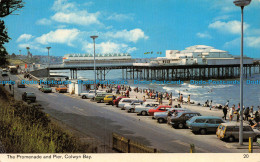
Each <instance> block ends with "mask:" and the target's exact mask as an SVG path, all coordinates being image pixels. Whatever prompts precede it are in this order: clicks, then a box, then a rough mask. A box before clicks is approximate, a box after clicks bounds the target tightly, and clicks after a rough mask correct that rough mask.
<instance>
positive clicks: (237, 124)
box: [221, 122, 249, 126]
mask: <svg viewBox="0 0 260 162" xmlns="http://www.w3.org/2000/svg"><path fill="white" fill-rule="evenodd" d="M221 124H222V125H224V126H240V122H228V123H221ZM243 126H249V124H248V123H245V122H243Z"/></svg>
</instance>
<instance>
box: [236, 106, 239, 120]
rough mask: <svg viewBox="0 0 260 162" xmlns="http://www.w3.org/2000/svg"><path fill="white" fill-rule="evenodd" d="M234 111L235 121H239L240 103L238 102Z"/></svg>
mask: <svg viewBox="0 0 260 162" xmlns="http://www.w3.org/2000/svg"><path fill="white" fill-rule="evenodd" d="M236 112H237V122H238V121H239V117H240V103H238V105H237V110H236Z"/></svg>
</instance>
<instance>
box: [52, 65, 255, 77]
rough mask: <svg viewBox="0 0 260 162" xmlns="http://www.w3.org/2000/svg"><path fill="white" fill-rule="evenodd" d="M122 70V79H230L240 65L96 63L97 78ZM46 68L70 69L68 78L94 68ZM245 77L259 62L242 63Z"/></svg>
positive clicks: (55, 66)
mask: <svg viewBox="0 0 260 162" xmlns="http://www.w3.org/2000/svg"><path fill="white" fill-rule="evenodd" d="M116 69H121V70H122V74H119V75H122V79H139V80H190V79H194V80H201V79H202V80H203V79H231V78H238V77H239V76H240V65H239V64H235V65H163V66H162V65H146V64H145V63H144V64H142V63H139V64H138V65H135V63H113V64H97V65H96V70H97V78H98V79H101V80H105V79H106V75H107V74H108V72H109V71H110V70H116ZM48 70H70V78H71V79H77V78H78V76H77V72H78V71H79V70H94V66H93V65H92V64H88V65H70V66H64V65H52V66H50V68H49V69H48ZM243 71H244V75H245V77H246V78H248V77H251V76H252V75H254V74H259V73H260V64H259V62H255V63H254V64H244V67H243Z"/></svg>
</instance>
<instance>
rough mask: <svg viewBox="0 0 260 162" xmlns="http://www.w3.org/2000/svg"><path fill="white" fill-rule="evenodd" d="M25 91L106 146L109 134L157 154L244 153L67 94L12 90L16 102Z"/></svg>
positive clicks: (32, 88)
mask: <svg viewBox="0 0 260 162" xmlns="http://www.w3.org/2000/svg"><path fill="white" fill-rule="evenodd" d="M11 79H12V80H15V81H16V82H17V80H18V79H19V78H18V77H17V76H14V75H11ZM25 91H26V92H34V93H35V94H36V96H37V103H39V104H41V105H42V107H43V108H44V111H45V112H46V113H48V114H50V115H51V116H52V117H53V118H55V119H57V120H60V121H62V122H63V123H65V124H66V125H68V126H70V127H72V128H75V129H76V130H78V131H79V132H81V133H82V134H85V135H88V136H91V137H95V138H97V139H99V141H101V142H102V143H104V145H107V146H111V142H112V132H115V133H118V134H120V135H123V136H126V137H128V138H130V139H133V140H135V141H137V142H139V143H142V144H145V145H148V146H150V147H154V148H157V149H158V150H160V151H161V152H170V153H187V152H189V149H190V144H194V145H195V148H196V152H201V153H233V152H234V153H235V152H247V150H246V149H234V148H232V147H230V145H229V144H228V143H226V142H223V141H221V140H219V139H217V137H216V135H215V134H211V135H195V134H193V133H192V132H191V131H190V130H189V129H174V128H172V127H170V126H168V125H167V124H158V123H157V122H156V121H155V120H152V119H151V117H149V116H145V117H144V116H137V115H136V114H132V113H126V112H125V111H123V110H120V109H118V108H116V107H113V106H108V105H105V104H104V103H95V102H91V101H90V100H83V99H81V98H80V97H78V96H70V95H69V94H68V93H65V94H60V93H42V92H41V91H39V90H38V89H37V85H28V87H27V88H19V89H18V88H17V87H16V86H15V96H16V98H17V99H21V94H22V92H25ZM104 152H106V149H105V147H104Z"/></svg>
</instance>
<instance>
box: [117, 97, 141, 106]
mask: <svg viewBox="0 0 260 162" xmlns="http://www.w3.org/2000/svg"><path fill="white" fill-rule="evenodd" d="M137 100H138V99H137V98H122V99H121V100H120V101H119V103H118V107H120V108H123V109H124V106H125V104H127V103H131V102H133V101H137Z"/></svg>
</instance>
